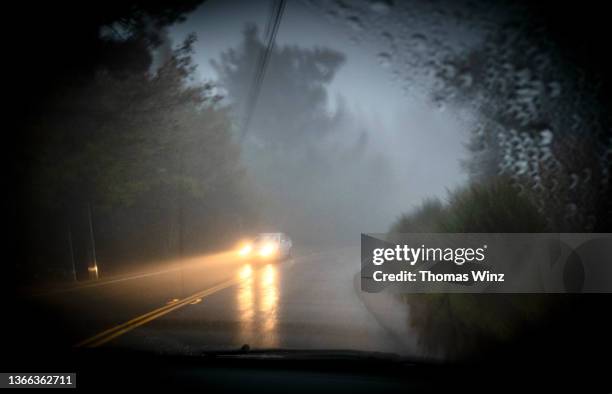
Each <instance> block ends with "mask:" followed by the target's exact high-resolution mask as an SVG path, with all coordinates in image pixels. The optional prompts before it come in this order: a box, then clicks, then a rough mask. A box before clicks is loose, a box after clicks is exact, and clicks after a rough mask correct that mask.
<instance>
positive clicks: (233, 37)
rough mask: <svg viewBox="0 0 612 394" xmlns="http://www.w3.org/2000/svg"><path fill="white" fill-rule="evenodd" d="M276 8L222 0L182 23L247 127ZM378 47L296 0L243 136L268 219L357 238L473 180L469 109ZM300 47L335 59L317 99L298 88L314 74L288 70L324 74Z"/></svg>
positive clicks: (329, 237)
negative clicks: (419, 81)
mask: <svg viewBox="0 0 612 394" xmlns="http://www.w3.org/2000/svg"><path fill="white" fill-rule="evenodd" d="M267 12H268V7H267V4H262V3H252V2H214V1H213V2H209V3H205V4H203V5H202V6H201V7H200V8H198V9H197V10H196V11H195V12H194V13H193V14H192V15H191V16H190V17H189V18H188V19H187V21H186V22H184V23H182V24H180V25H178V26H176V27H175V28H173V29H171V35H170V36H171V38H172V40H173V41H174V42H180V41H181V40H182V39H184V37H186V35H187V34H188V33H190V32H194V33H196V34H197V36H198V42H197V44H196V46H195V53H194V59H195V61H196V63H197V65H198V72H197V75H198V78H199V79H200V80H202V81H218V82H219V85H220V86H219V87H220V89H221V91H222V92H223V93H222V94H224V95H225V100H226V102H227V103H228V104H229V105H230V106H231V107H232V117H233V118H234V121H235V125H236V127H235V129H236V130H237V131H236V134H238V132H239V129H240V124H241V123H240V122H241V121H242V117H243V116H244V112H245V111H246V109H245V103H244V98H245V97H247V96H248V88H249V84H250V82H251V80H252V76H253V75H254V65H255V64H256V62H257V55H258V52H257V51H256V50H254V48H249V47H248V45H247V46H245V36H244V34H245V29H248V28H249V26H250V27H251V28H256V29H257V31H256V33H253V34H256V35H257V38H256V39H257V40H259V41H258V44H259V45H261V40H262V35H263V34H262V33H261V32H263V31H264V30H265V22H266V18H267ZM371 34H372V35H378V34H380V32H378V31H373V32H371ZM378 46H379V44H377V43H376V42H362V43H358V42H355V40H354V39H352V38H351V35H350V31H347V29H346V28H345V27H343V26H339V25H337V24H334V23H333V21H331V20H328V19H325V18H324V17H323V14H322V10H317V9H313V8H311V7H309V6H308V5H306V4H304V3H302V2H298V1H289V2H288V4H287V6H286V10H285V14H284V16H283V19H282V21H281V24H280V27H279V30H278V34H277V36H276V47H275V51H274V53H273V55H272V57H271V60H270V63H269V65H268V68H267V70H266V74H265V79H264V81H263V85H262V91H261V95H260V96H259V98H258V100H257V103H256V107H255V109H254V114H253V119H252V121H251V123H250V127H249V129H248V131H247V133H248V135H247V137H246V138H245V139H244V141H242V144H241V149H242V153H243V160H244V165H245V167H246V169H247V173H248V175H249V178H250V181H251V182H252V186H253V190H254V193H255V196H254V198H255V199H256V200H257V202H258V206H259V208H260V219H261V223H262V227H263V228H266V229H268V230H275V229H277V230H279V231H286V232H287V233H289V234H291V235H293V236H294V237H296V238H298V239H300V240H302V241H303V242H317V243H320V242H324V241H329V242H336V241H356V240H357V239H358V237H359V233H361V232H383V231H386V230H387V229H388V228H389V226H390V225H391V223H392V222H393V221H394V220H395V219H396V218H397V217H398V216H399V215H400V214H401V213H403V212H406V211H408V210H410V209H412V208H413V207H414V206H416V205H418V204H419V203H420V202H421V201H422V200H423V199H424V198H427V197H432V196H437V197H442V198H444V197H445V196H446V193H447V190H448V189H451V188H453V187H455V186H457V185H460V184H462V183H464V182H465V181H466V179H467V177H466V174H465V172H464V171H463V170H462V169H461V166H460V162H461V160H462V159H464V158H465V154H466V153H465V144H466V143H467V138H468V134H467V131H466V130H467V127H468V123H469V122H468V120H467V116H466V114H465V113H462V112H461V111H459V110H457V109H453V108H450V109H449V108H443V107H440V106H439V105H436V104H435V103H433V102H432V100H431V97H430V94H429V92H428V91H427V90H426V89H422V86H420V87H419V89H417V88H416V87H415V89H413V90H412V91H407V90H406V89H405V86H402V84H400V83H398V82H397V81H395V80H394V79H393V74H392V73H391V71H390V69H389V68H388V67H387V66H386V65H384V64H381V63H380V59H379V58H378V57H377V56H376V55H372V54H373V53H374V54H376V51H377V47H378ZM258 49H259V50H260V51H261V50H262V49H263V47H258ZM317 50H319V51H325V50H329V51H330V52H332V53H333V54H334V55H337V56H338V60H337V63H333V61H331V62H332V63H333V64H331V63H330V61H328V60H329V59H326V58H325V56H324V55H322V56H320V57H319V58H316V54H315V53H314V52H316V51H317ZM231 51H233V52H231ZM291 51H293V52H295V53H294V54H293V56H295V58H296V59H298V58H299V59H301V60H302V61H304V62H307V60H304V58H303V57H300V56H302V55H298V54H297V53H301V52H304V53H306V54H310V55H311V56H312V57H313V59H312V62H313V64H318V65H319V66H321V65H327V66H329V67H330V70H329V73H330V77H329V79H321V80H319V81H316V80H315V81H314V83H318V84H320V86H319V88H320V91H317V96H316V98H315V97H313V98H311V99H304V97H303V95H302V94H301V93H300V92H299V91H292V90H299V89H302V88H304V86H306V85H308V83H309V82H308V81H306V80H304V81H302V82H303V84H300V83H295V84H294V83H288V81H287V78H289V79H294V80H295V79H305V78H308V77H313V76H309V75H308V74H305V73H304V72H301V71H300V70H299V66H296V67H295V68H291V67H290V66H289V67H287V66H286V65H284V64H283V62H285V61H287V60H286V59H288V58H290V57H291V56H292V54H291V53H289V52H291ZM224 53H225V54H226V55H228V54H229V53H233V54H234V55H236V54H237V56H238V58H239V59H234V63H235V64H233V66H232V67H237V68H240V70H241V74H240V75H238V73H232V72H233V71H234V70H231V69H229V68H228V69H227V70H223V69H222V67H220V66H219V62H223V61H222V60H221V59H223V54H224ZM304 56H306V55H304ZM329 56H331V55H329ZM226 60H227V59H226ZM325 62H327V63H325ZM300 73H301V74H300ZM319 77H320V76H319ZM313 78H316V77H313ZM228 85H229V86H228ZM300 118H303V119H300ZM300 122H302V123H300Z"/></svg>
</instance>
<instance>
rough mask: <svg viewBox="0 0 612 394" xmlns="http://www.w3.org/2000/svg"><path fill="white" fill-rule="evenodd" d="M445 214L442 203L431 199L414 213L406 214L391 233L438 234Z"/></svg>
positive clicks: (393, 227)
mask: <svg viewBox="0 0 612 394" xmlns="http://www.w3.org/2000/svg"><path fill="white" fill-rule="evenodd" d="M444 214H445V209H444V206H443V205H442V202H440V200H438V199H437V198H430V199H426V200H425V201H423V203H422V204H421V205H420V206H419V207H418V208H416V209H415V210H414V211H413V212H410V213H405V214H403V215H402V216H400V218H399V219H397V221H396V222H395V223H394V224H393V225H392V226H391V230H390V232H391V233H428V232H436V231H437V228H438V227H439V223H440V222H441V220H442V218H443V216H444Z"/></svg>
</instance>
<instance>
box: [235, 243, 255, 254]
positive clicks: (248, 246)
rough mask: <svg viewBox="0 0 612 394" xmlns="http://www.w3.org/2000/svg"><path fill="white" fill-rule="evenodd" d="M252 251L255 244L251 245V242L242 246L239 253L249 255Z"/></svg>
mask: <svg viewBox="0 0 612 394" xmlns="http://www.w3.org/2000/svg"><path fill="white" fill-rule="evenodd" d="M252 251H253V245H251V244H246V245H243V246H242V247H241V248H240V250H239V251H238V253H239V254H240V255H241V256H248V255H249V254H251V252H252Z"/></svg>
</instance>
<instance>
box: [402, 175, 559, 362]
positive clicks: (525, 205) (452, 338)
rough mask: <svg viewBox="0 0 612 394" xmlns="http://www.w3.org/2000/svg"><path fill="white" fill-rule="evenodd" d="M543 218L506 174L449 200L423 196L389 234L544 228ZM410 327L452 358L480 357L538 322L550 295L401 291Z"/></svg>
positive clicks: (426, 343) (431, 348)
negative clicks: (504, 176)
mask: <svg viewBox="0 0 612 394" xmlns="http://www.w3.org/2000/svg"><path fill="white" fill-rule="evenodd" d="M545 231H546V226H545V220H544V218H543V217H542V216H541V215H540V214H539V213H538V211H537V209H536V208H535V206H534V205H533V204H532V203H531V201H530V200H529V198H528V197H527V196H524V195H521V194H520V193H519V190H518V189H516V188H515V187H514V186H513V185H512V183H511V182H510V181H509V180H508V179H505V178H500V179H496V180H494V181H491V182H488V183H479V184H472V185H469V186H467V187H463V188H460V189H458V190H455V191H453V192H451V193H450V196H449V200H448V204H447V205H443V204H442V203H441V202H440V201H439V200H435V199H434V200H432V199H430V200H426V201H425V202H423V204H422V205H421V206H420V207H418V208H417V209H416V210H414V211H413V212H411V213H409V214H404V215H402V216H401V217H400V218H399V219H398V220H397V221H396V222H395V223H394V224H393V226H392V227H391V229H390V232H391V233H399V232H439V233H445V232H446V233H501V232H506V233H511V232H545ZM401 298H402V300H403V301H404V302H406V303H407V304H408V305H409V306H410V322H409V323H410V326H411V327H412V328H414V329H415V330H416V331H417V333H418V334H419V340H420V342H421V344H422V345H424V347H425V349H427V350H429V351H431V352H434V353H436V354H440V353H442V354H444V355H445V356H446V357H450V358H465V357H474V356H476V357H478V356H483V355H484V354H485V353H486V350H490V349H496V348H498V346H499V345H502V344H510V343H512V341H516V340H517V338H518V337H519V336H520V335H521V333H522V332H524V330H525V328H526V327H527V326H529V325H530V324H529V322H531V321H538V320H539V321H542V319H543V316H544V314H545V313H546V311H547V309H548V308H549V306H550V298H547V297H545V296H540V295H506V294H405V295H403V296H402V297H401Z"/></svg>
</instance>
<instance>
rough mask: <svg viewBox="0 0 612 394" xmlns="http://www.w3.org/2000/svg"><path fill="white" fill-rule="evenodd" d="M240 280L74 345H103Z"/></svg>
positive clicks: (237, 279) (156, 310)
mask: <svg viewBox="0 0 612 394" xmlns="http://www.w3.org/2000/svg"><path fill="white" fill-rule="evenodd" d="M240 281H241V279H240V278H234V279H230V280H227V281H225V282H222V283H219V284H218V285H216V286H213V287H211V288H208V289H206V290H202V291H200V292H197V293H195V294H192V295H190V296H188V297H185V298H183V299H182V300H179V301H177V302H175V303H172V304H168V305H165V306H162V307H161V308H158V309H155V310H153V311H151V312H148V313H145V314H144V315H141V316H138V317H135V318H133V319H131V320H129V321H127V322H125V323H123V324H120V325H118V326H115V327H112V328H109V329H108V330H105V331H102V332H101V333H99V334H97V335H94V336H93V337H90V338H88V339H85V340H84V341H81V342H79V343H77V344H76V345H75V346H76V347H98V346H101V345H104V344H105V343H107V342H109V341H111V340H113V339H115V338H117V337H118V336H120V335H123V334H125V333H127V332H129V331H132V330H133V329H135V328H137V327H140V326H142V325H143V324H146V323H148V322H150V321H151V320H154V319H157V318H158V317H161V316H164V315H167V314H168V313H170V312H172V311H174V310H176V309H179V308H181V307H183V306H185V305H189V304H190V303H191V302H193V301H195V300H197V299H198V298H204V297H207V296H209V295H211V294H214V293H216V292H218V291H221V290H223V289H226V288H228V287H230V286H233V285H235V284H237V283H238V282H240Z"/></svg>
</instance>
